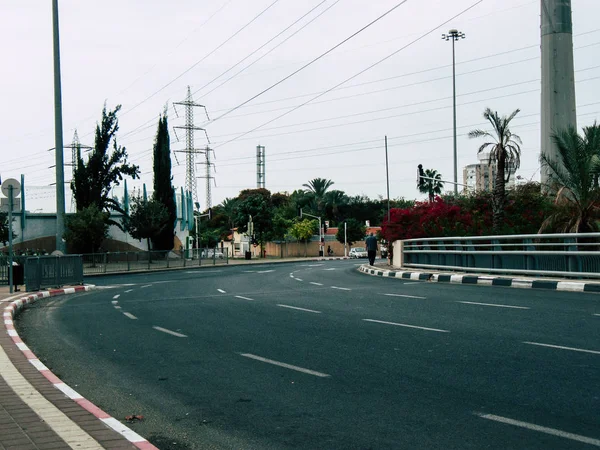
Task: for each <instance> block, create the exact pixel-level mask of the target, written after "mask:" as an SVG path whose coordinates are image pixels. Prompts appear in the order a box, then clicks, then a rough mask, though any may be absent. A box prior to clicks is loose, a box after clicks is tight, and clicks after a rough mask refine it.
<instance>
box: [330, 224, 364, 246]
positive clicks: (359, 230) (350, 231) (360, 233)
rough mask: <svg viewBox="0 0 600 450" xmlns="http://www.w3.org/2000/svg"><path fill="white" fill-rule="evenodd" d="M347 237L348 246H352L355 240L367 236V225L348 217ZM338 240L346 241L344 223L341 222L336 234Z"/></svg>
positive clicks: (360, 239)
mask: <svg viewBox="0 0 600 450" xmlns="http://www.w3.org/2000/svg"><path fill="white" fill-rule="evenodd" d="M345 222H346V239H347V242H348V246H349V247H351V246H352V244H353V243H354V242H357V241H362V240H363V239H364V238H365V233H366V231H367V227H366V226H365V225H363V223H362V222H359V221H358V220H356V219H347V220H346V221H345ZM335 238H336V239H337V240H338V242H341V243H342V244H343V243H344V224H343V223H341V224H340V226H339V227H338V232H337V234H336V235H335Z"/></svg>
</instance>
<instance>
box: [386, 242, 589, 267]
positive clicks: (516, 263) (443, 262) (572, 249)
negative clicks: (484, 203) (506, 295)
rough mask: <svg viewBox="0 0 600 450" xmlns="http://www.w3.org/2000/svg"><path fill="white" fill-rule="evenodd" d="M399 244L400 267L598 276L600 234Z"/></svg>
mask: <svg viewBox="0 0 600 450" xmlns="http://www.w3.org/2000/svg"><path fill="white" fill-rule="evenodd" d="M399 244H400V245H396V246H395V247H396V248H398V247H399V248H398V249H399V250H400V252H401V256H400V262H401V266H402V267H414V268H427V269H439V270H459V271H466V272H489V273H504V274H507V273H511V274H523V275H544V276H561V277H565V276H566V277H577V278H597V277H600V233H571V234H527V235H512V236H468V237H444V238H427V239H407V240H404V241H401V242H400V243H399ZM395 251H398V250H395Z"/></svg>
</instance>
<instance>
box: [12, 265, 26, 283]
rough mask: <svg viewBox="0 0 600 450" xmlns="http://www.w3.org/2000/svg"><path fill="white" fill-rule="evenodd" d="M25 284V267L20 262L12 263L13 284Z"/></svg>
mask: <svg viewBox="0 0 600 450" xmlns="http://www.w3.org/2000/svg"><path fill="white" fill-rule="evenodd" d="M23 284H25V268H24V267H23V266H22V265H21V264H16V265H13V285H14V286H15V288H16V287H17V286H20V285H23Z"/></svg>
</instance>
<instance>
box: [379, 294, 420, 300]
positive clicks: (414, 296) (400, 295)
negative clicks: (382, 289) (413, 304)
mask: <svg viewBox="0 0 600 450" xmlns="http://www.w3.org/2000/svg"><path fill="white" fill-rule="evenodd" d="M383 295H387V296H388V297H403V298H417V299H420V300H425V299H426V298H427V297H419V296H417V295H406V294H383Z"/></svg>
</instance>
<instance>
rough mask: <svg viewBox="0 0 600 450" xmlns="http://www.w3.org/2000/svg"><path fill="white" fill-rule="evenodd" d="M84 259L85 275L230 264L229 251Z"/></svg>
mask: <svg viewBox="0 0 600 450" xmlns="http://www.w3.org/2000/svg"><path fill="white" fill-rule="evenodd" d="M81 256H82V258H83V273H84V275H95V274H103V273H118V272H132V271H139V270H143V271H148V270H164V269H175V268H183V267H198V266H205V265H213V266H214V265H217V264H229V253H228V249H226V248H225V249H223V250H222V251H221V250H220V249H218V248H216V249H214V248H212V249H211V248H204V249H190V250H189V251H184V252H182V253H176V252H173V251H150V252H114V253H87V254H83V255H81Z"/></svg>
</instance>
